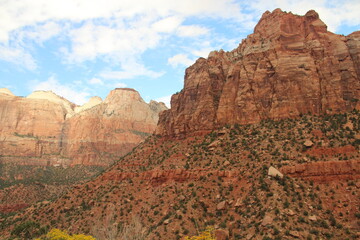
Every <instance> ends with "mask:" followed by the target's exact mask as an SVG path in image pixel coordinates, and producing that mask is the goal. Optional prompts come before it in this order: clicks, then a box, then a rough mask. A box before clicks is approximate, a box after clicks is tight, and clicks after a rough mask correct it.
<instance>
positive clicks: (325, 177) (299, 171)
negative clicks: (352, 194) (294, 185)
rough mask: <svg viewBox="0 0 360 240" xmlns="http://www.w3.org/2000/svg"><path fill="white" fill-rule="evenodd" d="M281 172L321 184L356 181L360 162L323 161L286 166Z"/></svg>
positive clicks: (359, 175)
mask: <svg viewBox="0 0 360 240" xmlns="http://www.w3.org/2000/svg"><path fill="white" fill-rule="evenodd" d="M281 171H282V172H284V173H285V174H287V175H289V176H291V177H299V178H302V179H306V180H313V181H319V182H327V181H332V180H335V181H339V180H354V179H358V178H359V177H360V160H344V161H321V162H312V163H305V164H296V165H294V166H284V167H282V168H281Z"/></svg>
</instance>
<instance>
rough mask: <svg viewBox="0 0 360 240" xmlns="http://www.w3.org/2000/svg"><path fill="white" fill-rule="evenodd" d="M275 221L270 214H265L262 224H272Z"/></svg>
mask: <svg viewBox="0 0 360 240" xmlns="http://www.w3.org/2000/svg"><path fill="white" fill-rule="evenodd" d="M272 222H273V217H272V216H270V215H265V217H264V219H263V220H262V222H261V226H266V225H270V224H272Z"/></svg>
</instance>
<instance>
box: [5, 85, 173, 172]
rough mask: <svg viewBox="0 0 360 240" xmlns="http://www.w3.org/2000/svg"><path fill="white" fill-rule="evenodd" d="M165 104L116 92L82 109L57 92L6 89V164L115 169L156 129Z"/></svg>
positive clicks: (97, 98) (132, 94)
mask: <svg viewBox="0 0 360 240" xmlns="http://www.w3.org/2000/svg"><path fill="white" fill-rule="evenodd" d="M165 109H166V107H165V105H164V104H163V103H157V102H155V101H151V102H150V103H149V104H147V103H146V102H144V101H143V99H142V98H141V96H140V95H139V93H138V92H136V91H135V90H133V89H127V88H123V89H115V90H113V91H111V92H110V94H109V95H108V96H107V98H106V99H105V100H104V101H102V100H101V98H99V97H94V98H91V99H90V101H89V102H88V103H86V104H84V105H83V106H76V105H75V104H73V103H71V102H69V101H68V100H66V99H64V98H62V97H59V96H57V95H56V94H54V93H52V92H47V91H36V92H34V93H32V94H30V95H29V96H28V97H26V98H24V97H17V96H14V95H13V94H12V93H11V92H10V91H9V90H7V89H0V156H1V158H0V161H1V162H6V163H9V162H10V163H17V164H25V165H76V164H83V165H109V164H110V163H112V162H113V161H114V160H116V159H118V158H119V157H120V156H123V155H124V154H126V153H127V152H129V151H130V150H131V149H132V148H133V147H134V146H136V145H137V144H139V143H140V142H141V141H143V140H144V139H145V138H146V137H147V136H148V135H150V134H152V133H153V131H154V130H155V127H156V124H157V121H158V114H159V112H161V111H162V110H165Z"/></svg>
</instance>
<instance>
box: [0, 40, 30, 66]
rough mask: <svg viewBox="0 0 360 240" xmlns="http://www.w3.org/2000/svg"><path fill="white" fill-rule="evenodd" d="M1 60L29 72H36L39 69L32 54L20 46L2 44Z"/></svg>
mask: <svg viewBox="0 0 360 240" xmlns="http://www.w3.org/2000/svg"><path fill="white" fill-rule="evenodd" d="M0 59H1V60H4V61H7V62H11V63H13V64H15V65H18V66H20V67H24V68H26V69H29V70H35V69H36V68H37V65H36V62H35V59H34V58H33V57H32V56H31V54H29V53H28V52H26V51H25V50H24V49H23V48H21V47H19V46H16V47H10V46H3V45H1V44H0Z"/></svg>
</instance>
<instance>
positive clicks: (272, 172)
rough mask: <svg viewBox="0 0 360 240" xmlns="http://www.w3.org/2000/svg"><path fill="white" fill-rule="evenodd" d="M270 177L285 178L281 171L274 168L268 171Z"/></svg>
mask: <svg viewBox="0 0 360 240" xmlns="http://www.w3.org/2000/svg"><path fill="white" fill-rule="evenodd" d="M268 176H271V177H276V176H278V177H280V178H283V177H284V175H283V174H282V173H281V172H280V171H279V170H277V169H276V168H274V167H273V166H271V167H269V170H268Z"/></svg>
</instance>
